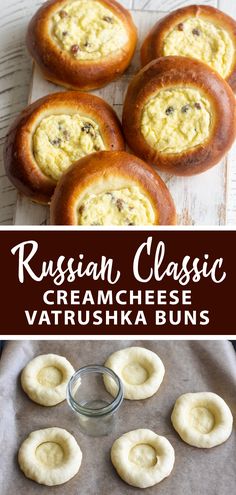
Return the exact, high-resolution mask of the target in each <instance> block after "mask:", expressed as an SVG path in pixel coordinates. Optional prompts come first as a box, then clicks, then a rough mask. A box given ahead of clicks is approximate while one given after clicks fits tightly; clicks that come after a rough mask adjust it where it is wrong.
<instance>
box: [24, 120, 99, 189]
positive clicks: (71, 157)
mask: <svg viewBox="0 0 236 495" xmlns="http://www.w3.org/2000/svg"><path fill="white" fill-rule="evenodd" d="M104 149H105V145H104V142H103V139H102V136H101V134H100V131H99V126H98V124H96V122H94V121H93V120H91V119H89V118H87V117H83V116H81V115H79V114H78V113H76V114H73V115H50V116H49V117H45V118H44V119H42V121H41V122H40V124H39V125H38V127H37V129H36V131H35V133H34V136H33V153H34V157H35V160H36V162H37V164H38V166H39V167H40V169H41V170H42V172H43V173H44V174H45V175H47V176H48V177H51V178H52V179H53V180H56V181H57V180H59V178H60V176H61V175H62V173H63V172H64V171H65V170H66V169H67V168H68V167H69V166H70V165H71V164H72V163H73V162H75V161H76V160H79V159H80V158H82V157H83V156H85V155H88V154H89V153H94V152H95V151H100V150H104Z"/></svg>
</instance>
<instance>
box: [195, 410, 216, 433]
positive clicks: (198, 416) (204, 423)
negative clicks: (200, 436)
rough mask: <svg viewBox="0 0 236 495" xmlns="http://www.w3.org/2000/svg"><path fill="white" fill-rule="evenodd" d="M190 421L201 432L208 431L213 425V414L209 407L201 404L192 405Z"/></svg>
mask: <svg viewBox="0 0 236 495" xmlns="http://www.w3.org/2000/svg"><path fill="white" fill-rule="evenodd" d="M190 422H191V424H192V426H193V428H195V429H196V430H198V431H200V432H201V433H209V432H210V431H212V429H213V428H214V425H215V416H214V414H213V413H212V412H211V411H210V409H208V408H206V407H202V406H198V407H194V408H193V409H192V410H191V412H190Z"/></svg>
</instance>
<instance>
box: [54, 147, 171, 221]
mask: <svg viewBox="0 0 236 495" xmlns="http://www.w3.org/2000/svg"><path fill="white" fill-rule="evenodd" d="M175 223H176V213H175V207H174V203H173V200H172V198H171V195H170V193H169V191H168V189H167V187H166V185H165V184H164V182H163V181H162V180H161V178H160V177H159V176H158V175H157V173H156V172H155V171H154V170H153V169H152V168H151V167H150V166H149V165H147V164H146V163H144V162H143V161H142V160H140V159H139V158H137V157H135V156H133V155H130V154H129V153H126V152H124V151H100V152H98V153H93V154H92V155H89V156H86V157H84V158H81V160H79V161H78V162H76V163H75V164H74V165H72V166H71V167H70V169H69V170H68V171H67V172H66V173H65V174H63V176H62V177H61V179H60V181H59V183H58V185H57V187H56V190H55V193H54V195H53V198H52V203H51V224H55V225H89V226H90V225H100V226H101V225H122V226H125V225H127V226H128V225H172V224H175Z"/></svg>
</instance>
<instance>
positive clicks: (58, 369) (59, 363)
mask: <svg viewBox="0 0 236 495" xmlns="http://www.w3.org/2000/svg"><path fill="white" fill-rule="evenodd" d="M74 372H75V370H74V368H73V366H72V365H71V364H70V363H69V361H67V359H66V358H64V357H63V356H58V355H57V354H42V355H41V356H37V357H36V358H34V359H32V361H30V362H29V363H28V364H27V366H26V367H25V368H24V369H23V371H22V373H21V385H22V388H23V390H24V391H25V393H26V394H27V395H28V396H29V397H30V399H32V400H33V401H34V402H37V404H41V405H42V406H55V405H56V404H59V402H62V401H63V400H65V398H66V387H67V384H68V381H69V380H70V378H71V376H72V375H73V373H74Z"/></svg>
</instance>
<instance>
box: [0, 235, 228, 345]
mask: <svg viewBox="0 0 236 495" xmlns="http://www.w3.org/2000/svg"><path fill="white" fill-rule="evenodd" d="M0 238H1V242H0V263H1V281H2V284H1V285H2V290H1V329H0V333H1V334H4V335H7V334H9V335H15V334H30V335H33V334H37V335H57V334H58V335H69V334H71V335H72V334H74V335H91V334H93V335H105V336H108V335H122V334H124V335H125V334H126V335H127V334H129V335H131V334H142V335H145V334H147V335H170V334H176V335H180V336H182V335H183V336H184V335H191V334H192V335H199V336H202V335H209V334H221V335H224V334H225V335H232V334H234V333H236V332H235V308H234V306H235V279H236V264H235V247H236V231H225V230H224V231H223V230H218V231H195V230H190V231H186V230H183V231H179V230H167V231H166V230H155V231H147V230H145V231H132V230H130V231H94V230H90V231H89V230H88V231H79V230H78V231H76V230H69V231H68V230H67V231H55V230H46V229H45V230H39V231H24V230H20V231H19V230H1V231H0Z"/></svg>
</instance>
